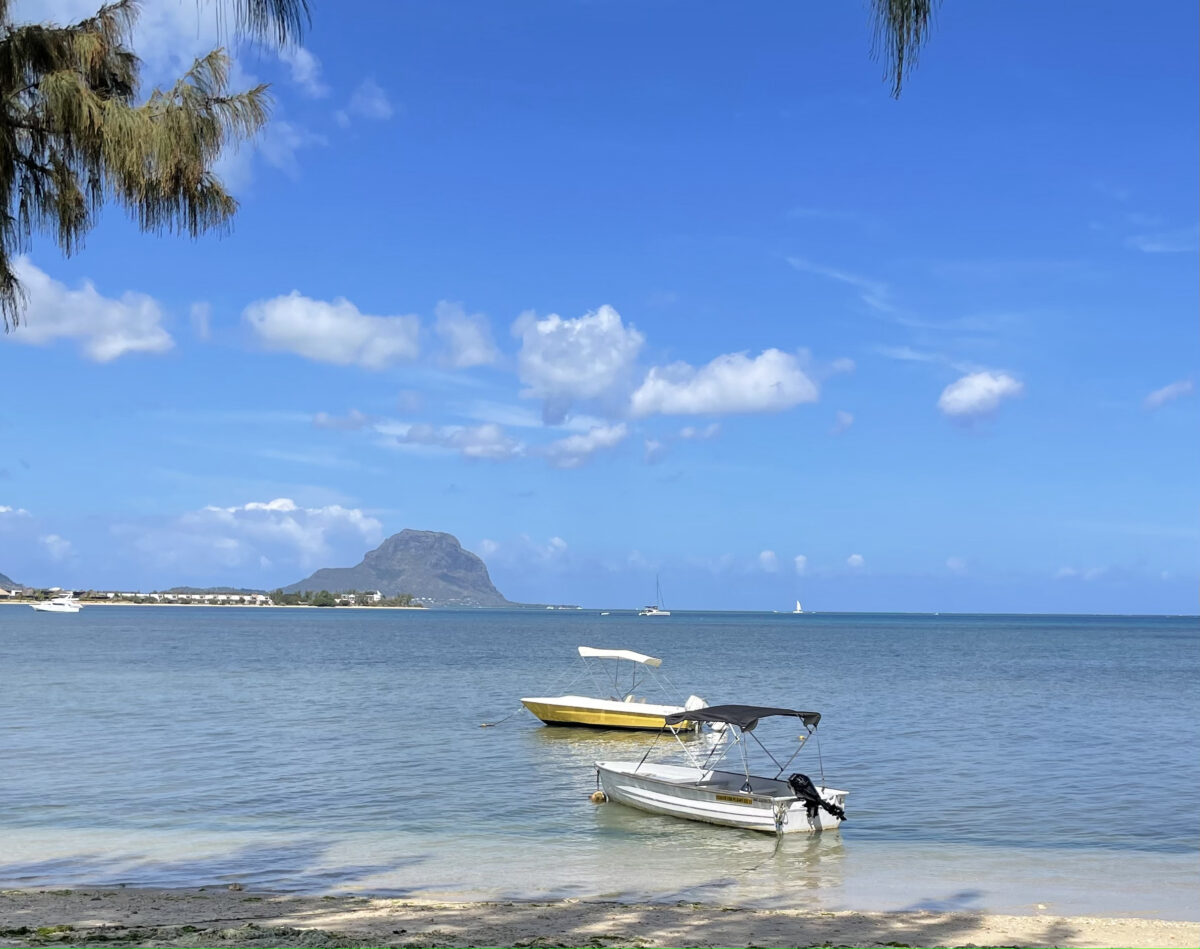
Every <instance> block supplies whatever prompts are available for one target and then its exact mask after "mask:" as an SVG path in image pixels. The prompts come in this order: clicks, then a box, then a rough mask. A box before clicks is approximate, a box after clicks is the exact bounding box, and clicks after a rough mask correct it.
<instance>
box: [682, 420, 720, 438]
mask: <svg viewBox="0 0 1200 949" xmlns="http://www.w3.org/2000/svg"><path fill="white" fill-rule="evenodd" d="M719 434H721V423H720V422H711V423H709V424H708V425H705V426H704V427H703V428H697V427H696V426H694V425H685V426H683V428H681V429H680V430H679V437H680V438H684V439H688V440H705V439H709V438H716V437H717V436H718V435H719Z"/></svg>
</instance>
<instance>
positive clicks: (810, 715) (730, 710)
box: [665, 705, 821, 732]
mask: <svg viewBox="0 0 1200 949" xmlns="http://www.w3.org/2000/svg"><path fill="white" fill-rule="evenodd" d="M772 715H787V716H791V717H792V718H798V719H801V720H802V721H803V722H804V724H805V726H806V727H808V728H816V727H817V722H819V721H820V720H821V713H820V712H798V711H796V710H795V709H790V708H767V707H765V706H762V705H710V706H709V707H708V708H695V709H690V710H688V711H686V712H676V713H675V714H673V715H668V716H666V718H665V721H666V723H667V724H668V725H678V724H679V723H680V722H725V723H727V724H729V725H736V726H737V727H738V728H740V729H741V730H742V731H746V732H748V731H753V730H754V726H755V725H757V724H758V720H759V719H760V718H768V717H770V716H772Z"/></svg>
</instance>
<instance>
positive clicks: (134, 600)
mask: <svg viewBox="0 0 1200 949" xmlns="http://www.w3.org/2000/svg"><path fill="white" fill-rule="evenodd" d="M3 592H4V594H5V595H4V596H3V597H2V598H0V603H2V602H9V603H37V602H40V601H43V600H49V599H52V598H54V597H56V596H63V595H64V593H65V592H66V591H64V590H61V589H58V588H49V589H23V590H13V591H11V592H9V591H3ZM73 595H74V597H75V599H77V600H78V601H79V602H80V603H82V604H84V605H88V604H92V605H100V604H113V603H128V604H133V605H135V606H330V607H337V606H354V607H371V606H377V607H385V608H386V607H392V608H395V607H402V608H405V609H425V608H426V606H425V604H424V603H419V602H416V599H415V596H414V595H413V594H412V593H400V594H398V595H396V596H384V595H383V594H382V593H380V592H379V591H378V590H343V591H339V592H336V593H334V592H330V591H329V590H304V591H301V592H298V593H284V592H283V590H281V589H277V590H273V591H272V592H271V593H269V594H268V593H264V592H262V591H259V590H230V589H228V588H226V589H211V590H202V589H196V588H194V587H185V588H180V589H173V590H166V591H163V592H157V591H153V592H150V593H140V592H137V593H118V592H115V591H106V590H80V591H75V592H74V593H73Z"/></svg>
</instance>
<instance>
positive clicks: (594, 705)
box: [521, 695, 695, 732]
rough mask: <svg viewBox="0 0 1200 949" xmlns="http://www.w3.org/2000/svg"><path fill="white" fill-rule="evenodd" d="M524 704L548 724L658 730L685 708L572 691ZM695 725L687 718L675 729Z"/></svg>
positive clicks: (688, 727) (533, 699)
mask: <svg viewBox="0 0 1200 949" xmlns="http://www.w3.org/2000/svg"><path fill="white" fill-rule="evenodd" d="M521 704H522V705H524V706H525V707H526V708H527V709H529V711H530V712H532V713H533V714H534V715H535V716H536V717H537V718H538V719H540V720H541V721H542V722H544V723H545V724H547V725H576V726H584V727H587V728H624V729H634V730H639V731H656V732H657V731H662V730H663V729H664V728H666V727H667V723H666V716H667V715H671V714H673V713H675V712H682V711H683V708H682V707H681V706H674V705H646V704H642V703H638V702H616V701H611V700H607V699H591V698H587V697H585V696H573V695H563V696H558V697H556V698H526V699H521ZM694 727H695V725H694V724H693V723H692V722H684V723H682V724H681V725H676V726H675V730H676V731H688V730H690V729H692V728H694Z"/></svg>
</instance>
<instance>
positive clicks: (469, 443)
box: [396, 422, 525, 461]
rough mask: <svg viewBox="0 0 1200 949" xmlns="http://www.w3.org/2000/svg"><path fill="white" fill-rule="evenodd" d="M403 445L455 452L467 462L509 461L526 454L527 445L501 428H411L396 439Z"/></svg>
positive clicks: (493, 426)
mask: <svg viewBox="0 0 1200 949" xmlns="http://www.w3.org/2000/svg"><path fill="white" fill-rule="evenodd" d="M396 442H397V443H398V444H400V445H424V446H429V447H433V448H442V449H446V450H448V451H455V452H458V453H459V454H460V455H462V456H463V457H464V458H474V459H479V460H481V461H507V460H508V459H510V458H516V457H519V456H520V455H523V454H525V445H524V444H523V443H521V442H519V441H517V440H516V439H513V438H510V437H509V436H508V435H506V434H505V433H504V429H502V428H501V427H500V426H499V425H496V424H493V423H491V422H488V423H485V424H483V425H475V426H464V425H446V426H442V427H440V428H439V427H435V426H433V425H425V424H420V425H411V426H409V427H408V429H407V430H406V431H405V432H403V433H401V434H398V435H397V436H396Z"/></svg>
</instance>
